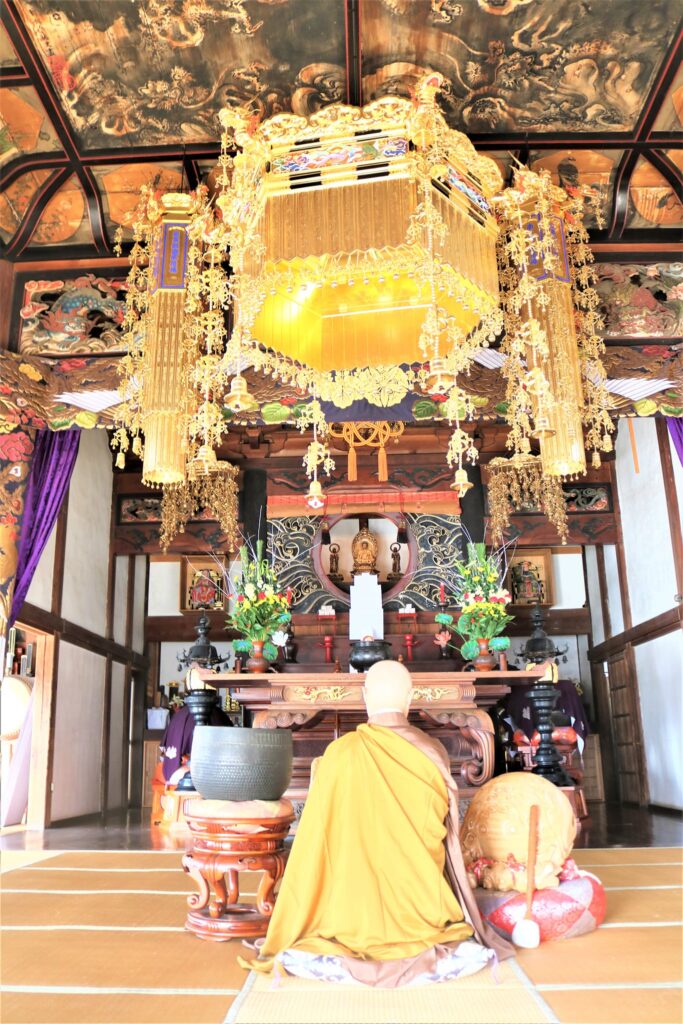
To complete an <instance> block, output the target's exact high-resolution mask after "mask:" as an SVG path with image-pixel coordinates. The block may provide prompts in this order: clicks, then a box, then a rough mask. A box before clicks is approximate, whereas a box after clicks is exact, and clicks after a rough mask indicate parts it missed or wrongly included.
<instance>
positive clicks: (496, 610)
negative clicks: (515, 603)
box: [455, 595, 514, 640]
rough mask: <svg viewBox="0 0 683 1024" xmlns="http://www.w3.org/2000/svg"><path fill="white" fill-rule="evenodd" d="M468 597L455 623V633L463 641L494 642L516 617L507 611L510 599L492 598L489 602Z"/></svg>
mask: <svg viewBox="0 0 683 1024" xmlns="http://www.w3.org/2000/svg"><path fill="white" fill-rule="evenodd" d="M468 597H469V600H468V602H467V604H464V605H463V609H462V612H461V613H460V618H459V619H458V621H457V622H456V623H455V631H456V633H458V634H459V635H460V636H461V637H462V638H463V640H492V639H493V638H494V637H496V636H498V635H499V634H500V633H502V632H503V630H504V629H505V627H506V626H507V624H508V622H512V619H513V617H514V616H512V615H508V614H507V612H506V611H505V605H506V604H507V603H508V601H509V600H510V598H509V597H508V598H507V599H506V598H504V597H501V596H492V597H491V599H490V600H488V601H487V600H486V598H484V597H479V596H474V595H468Z"/></svg>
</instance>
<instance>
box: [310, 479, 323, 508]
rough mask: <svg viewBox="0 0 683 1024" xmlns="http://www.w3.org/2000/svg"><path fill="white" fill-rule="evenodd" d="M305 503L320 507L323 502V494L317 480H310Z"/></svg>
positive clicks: (312, 506)
mask: <svg viewBox="0 0 683 1024" xmlns="http://www.w3.org/2000/svg"><path fill="white" fill-rule="evenodd" d="M306 504H307V505H308V507H309V508H322V507H323V505H324V504H325V496H324V494H323V488H322V484H321V483H320V481H319V480H311V486H310V487H309V488H308V494H307V495H306Z"/></svg>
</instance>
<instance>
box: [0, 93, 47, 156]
mask: <svg viewBox="0 0 683 1024" xmlns="http://www.w3.org/2000/svg"><path fill="white" fill-rule="evenodd" d="M55 149H61V146H60V145H59V140H58V139H57V135H56V134H55V131H54V128H53V127H52V125H51V124H50V122H49V120H48V118H47V115H46V113H45V110H44V109H43V106H42V104H41V102H40V100H39V99H38V95H37V93H36V91H35V89H32V88H31V87H30V86H22V87H21V88H18V89H7V88H6V89H2V90H1V91H0V166H1V165H2V164H5V163H8V162H9V161H10V160H13V159H14V158H15V157H17V156H22V155H23V154H27V153H46V152H50V151H54V150H55Z"/></svg>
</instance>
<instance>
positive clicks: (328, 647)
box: [318, 633, 334, 665]
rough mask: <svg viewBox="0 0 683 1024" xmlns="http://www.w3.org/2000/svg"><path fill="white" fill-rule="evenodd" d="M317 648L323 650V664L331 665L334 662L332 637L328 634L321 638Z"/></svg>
mask: <svg viewBox="0 0 683 1024" xmlns="http://www.w3.org/2000/svg"><path fill="white" fill-rule="evenodd" d="M318 647H322V648H323V650H324V651H325V664H326V665H331V664H332V662H333V661H334V658H333V654H334V637H333V636H331V635H330V634H329V633H328V634H327V635H326V636H324V637H323V642H322V643H321V644H318Z"/></svg>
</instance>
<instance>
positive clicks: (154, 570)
mask: <svg viewBox="0 0 683 1024" xmlns="http://www.w3.org/2000/svg"><path fill="white" fill-rule="evenodd" d="M147 614H148V615H180V561H179V560H178V561H177V562H156V561H155V560H154V559H153V558H150V560H149V592H148V595H147Z"/></svg>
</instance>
